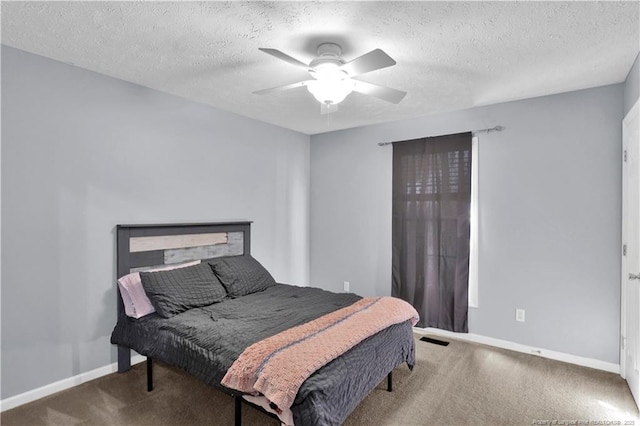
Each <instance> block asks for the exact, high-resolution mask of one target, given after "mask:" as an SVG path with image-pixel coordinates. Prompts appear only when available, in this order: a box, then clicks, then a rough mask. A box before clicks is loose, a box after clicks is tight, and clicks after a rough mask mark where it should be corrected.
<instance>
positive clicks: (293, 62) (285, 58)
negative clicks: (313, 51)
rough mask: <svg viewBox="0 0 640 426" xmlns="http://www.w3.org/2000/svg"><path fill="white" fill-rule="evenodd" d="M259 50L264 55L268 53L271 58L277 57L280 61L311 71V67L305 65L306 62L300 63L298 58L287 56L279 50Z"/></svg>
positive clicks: (261, 48)
mask: <svg viewBox="0 0 640 426" xmlns="http://www.w3.org/2000/svg"><path fill="white" fill-rule="evenodd" d="M258 50H261V51H263V52H264V53H268V54H269V55H271V56H275V57H276V58H278V59H281V60H283V61H285V62H287V63H289V64H291V65H293V66H296V67H300V68H304V69H305V70H307V71H308V70H309V65H307V64H305V63H304V62H300V61H299V60H297V59H296V58H292V57H291V56H289V55H287V54H286V53H283V52H281V51H279V50H277V49H268V48H264V47H259V48H258Z"/></svg>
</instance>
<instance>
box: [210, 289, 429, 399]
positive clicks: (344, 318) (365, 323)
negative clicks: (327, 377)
mask: <svg viewBox="0 0 640 426" xmlns="http://www.w3.org/2000/svg"><path fill="white" fill-rule="evenodd" d="M418 318H419V316H418V313H417V312H416V310H415V309H414V308H413V306H411V305H410V304H408V303H407V302H405V301H404V300H400V299H396V298H394V297H379V298H364V299H361V300H359V301H358V302H356V303H354V304H353V305H350V306H347V307H345V308H342V309H339V310H337V311H335V312H332V313H330V314H327V315H324V316H322V317H320V318H317V319H315V320H313V321H310V322H308V323H305V324H302V325H299V326H297V327H293V328H290V329H288V330H285V331H283V332H281V333H278V334H276V335H275V336H271V337H269V338H267V339H264V340H261V341H259V342H257V343H254V344H253V345H251V346H249V347H248V348H247V349H245V350H244V352H242V354H241V355H240V356H239V357H238V359H237V360H236V361H235V362H234V363H233V365H232V366H231V368H229V370H228V371H227V374H226V375H225V376H224V378H223V379H222V384H223V385H224V386H226V387H228V388H231V389H235V390H238V391H241V392H244V393H249V394H252V395H256V394H262V395H264V396H265V397H266V398H267V399H268V400H269V401H271V402H272V403H274V404H276V405H277V406H278V408H280V409H283V408H289V407H291V404H292V403H293V400H294V398H295V396H296V394H297V393H298V389H299V388H300V386H301V385H302V382H304V381H305V380H306V379H307V378H308V377H309V376H311V374H313V373H314V372H315V371H316V370H318V369H319V368H321V367H322V366H324V365H325V364H327V363H329V362H330V361H332V360H333V359H335V358H337V357H339V356H340V355H342V354H343V353H345V352H346V351H348V350H349V349H351V348H352V347H354V346H355V345H357V344H358V343H360V342H361V341H363V340H364V339H366V338H367V337H370V336H373V335H374V334H376V333H377V332H379V331H381V330H383V329H385V328H387V327H389V326H391V325H394V324H399V323H402V322H405V321H407V320H411V324H412V325H415V324H416V323H417V322H418Z"/></svg>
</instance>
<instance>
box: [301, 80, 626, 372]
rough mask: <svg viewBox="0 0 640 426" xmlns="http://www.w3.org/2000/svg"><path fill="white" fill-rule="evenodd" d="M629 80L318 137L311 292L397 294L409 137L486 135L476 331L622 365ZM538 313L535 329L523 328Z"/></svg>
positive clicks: (473, 315) (529, 325) (471, 322)
mask: <svg viewBox="0 0 640 426" xmlns="http://www.w3.org/2000/svg"><path fill="white" fill-rule="evenodd" d="M622 91H623V87H622V85H621V84H618V85H614V86H607V87H601V88H596V89H590V90H584V91H578V92H572V93H565V94H560V95H555V96H547V97H541V98H535V99H529V100H524V101H518V102H510V103H505V104H499V105H493V106H487V107H480V108H473V109H469V110H464V111H457V112H451V113H443V114H436V115H429V116H425V117H421V118H417V119H410V120H404V121H398V122H392V123H387V124H380V125H374V126H368V127H363V128H357V129H351V130H345V131H338V132H334V133H326V134H321V135H315V136H312V137H311V216H310V217H311V220H310V232H311V237H310V241H311V250H310V252H311V275H310V281H311V285H317V286H322V287H325V288H327V289H330V290H336V291H340V290H341V289H342V282H343V281H345V280H347V281H350V282H351V290H352V291H354V292H356V293H360V294H363V295H388V294H389V293H390V289H391V284H390V281H391V265H390V259H391V167H392V157H391V154H392V147H391V146H385V147H379V146H378V145H377V143H378V142H384V141H398V140H405V139H412V138H418V137H423V136H428V135H440V134H450V133H457V132H460V131H466V130H471V129H480V128H486V127H492V126H494V125H496V124H500V125H503V126H505V127H506V130H505V131H503V132H501V133H491V134H480V135H479V136H480V143H479V151H480V152H479V210H480V213H479V215H480V219H479V221H480V223H479V234H480V235H479V239H480V241H479V244H480V251H479V256H480V257H479V307H478V308H477V309H470V319H469V327H470V332H471V333H475V334H480V335H484V336H488V337H493V338H498V339H504V340H508V341H512V342H517V343H521V344H525V345H530V346H533V347H538V348H544V349H548V350H554V351H560V352H564V353H569V354H575V355H579V356H584V357H589V358H594V359H599V360H603V361H607V362H612V363H616V364H617V363H618V338H619V337H618V336H619V324H620V307H619V305H620V241H621V240H620V217H621V206H620V204H621V196H620V187H621V165H620V161H621V130H620V129H621V120H622V109H623V102H622V98H623V93H622ZM515 308H524V309H526V322H525V323H518V322H516V321H515Z"/></svg>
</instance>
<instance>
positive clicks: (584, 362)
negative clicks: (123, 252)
mask: <svg viewBox="0 0 640 426" xmlns="http://www.w3.org/2000/svg"><path fill="white" fill-rule="evenodd" d="M414 331H415V332H417V333H419V334H430V335H437V336H442V337H448V338H451V339H458V340H463V341H468V342H474V343H481V344H483V345H489V346H495V347H497V348H502V349H509V350H512V351H516V352H521V353H525V354H530V355H537V356H541V357H543V358H549V359H555V360H557V361H564V362H568V363H570V364H576V365H581V366H584V367H590V368H595V369H597V370H603V371H608V372H611V373H616V374H620V365H619V364H614V363H611V362H606V361H601V360H598V359H593V358H585V357H581V356H577V355H571V354H567V353H563V352H556V351H550V350H547V349H538V348H533V347H531V346H526V345H522V344H520V343H514V342H510V341H507V340H501V339H494V338H493V337H486V336H481V335H479V334H470V333H453V332H451V331H446V330H440V329H438V328H418V327H414ZM145 360H146V358H145V357H144V356H142V355H134V356H132V357H131V365H133V364H138V363H140V362H143V361H145ZM116 371H118V364H117V363H115V362H114V363H113V364H110V365H105V366H104V367H100V368H96V369H95V370H91V371H87V372H86V373H81V374H78V375H76V376H73V377H69V378H68V379H63V380H60V381H58V382H55V383H51V384H49V385H45V386H42V387H40V388H37V389H33V390H30V391H28V392H25V393H21V394H19V395H15V396H12V397H10V398H7V399H3V400H2V401H0V412H1V411H6V410H9V409H11V408H15V407H18V406H20V405H23V404H26V403H28V402H32V401H35V400H37V399H40V398H44V397H45V396H49V395H52V394H54V393H56V392H60V391H63V390H65V389H69V388H72V387H74V386H78V385H80V384H82V383H85V382H88V381H90V380H94V379H97V378H98V377H102V376H106V375H107V374H111V373H114V372H116Z"/></svg>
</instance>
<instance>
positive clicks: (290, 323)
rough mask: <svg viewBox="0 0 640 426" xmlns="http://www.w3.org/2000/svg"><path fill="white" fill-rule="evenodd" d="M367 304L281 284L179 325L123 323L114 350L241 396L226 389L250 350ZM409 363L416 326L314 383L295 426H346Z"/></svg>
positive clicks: (377, 338)
mask: <svg viewBox="0 0 640 426" xmlns="http://www.w3.org/2000/svg"><path fill="white" fill-rule="evenodd" d="M359 299H360V296H357V295H355V294H351V293H332V292H328V291H325V290H321V289H317V288H312V287H297V286H291V285H285V284H276V285H274V286H271V287H269V288H267V289H266V290H264V291H261V292H258V293H253V294H249V295H246V296H242V297H239V298H235V299H225V300H224V301H222V302H220V303H215V304H213V305H209V306H205V307H202V308H196V309H190V310H188V311H186V312H183V313H181V314H179V315H176V316H174V317H171V318H161V317H160V316H158V315H157V314H151V315H148V316H146V317H143V318H141V319H138V320H136V319H132V318H129V317H126V316H124V315H123V316H121V317H120V318H119V319H118V323H117V325H116V327H115V329H114V331H113V333H112V336H111V342H112V343H114V344H118V345H121V346H125V347H129V348H132V349H134V350H135V351H137V352H138V353H140V354H142V355H146V356H149V357H152V358H154V359H158V360H161V361H164V362H166V363H168V364H171V365H174V366H177V367H179V368H181V369H183V370H185V371H187V372H188V373H189V374H192V375H193V376H195V377H197V378H198V379H200V380H202V381H203V382H205V383H207V384H209V385H211V386H214V387H217V388H221V389H223V390H224V391H225V392H228V393H233V392H232V391H231V390H230V389H227V388H225V387H223V386H222V385H221V384H220V381H221V380H222V377H223V376H224V374H225V373H226V371H227V369H228V368H229V367H230V366H231V364H232V363H233V362H234V361H235V360H236V359H237V358H238V356H239V355H240V354H241V353H242V351H243V350H244V349H245V348H246V347H248V346H249V345H251V344H253V343H255V342H257V341H259V340H262V339H264V338H267V337H270V336H272V335H274V334H277V333H279V332H281V331H284V330H286V329H288V328H291V327H295V326H297V325H300V324H303V323H305V322H308V321H310V320H313V319H315V318H318V317H320V316H322V315H325V314H327V313H329V312H333V311H335V310H337V309H340V308H342V307H345V306H348V305H350V304H352V303H354V302H355V301H357V300H359ZM404 362H406V363H407V365H408V366H409V368H412V367H413V365H414V362H415V349H414V339H413V333H412V327H411V324H410V322H408V321H407V322H405V323H402V324H396V325H394V326H391V327H388V328H387V329H384V330H382V331H381V332H379V333H377V334H375V335H373V336H371V337H369V338H368V339H366V340H364V341H362V342H361V343H360V344H358V345H357V346H355V347H353V348H352V349H351V350H349V351H348V352H346V353H344V354H343V355H342V356H340V357H338V358H336V359H335V360H333V361H332V362H330V363H328V364H326V365H325V366H324V367H322V368H321V369H319V370H318V371H316V372H315V373H314V374H313V375H312V376H311V377H309V378H308V379H307V380H306V381H305V382H304V383H303V385H302V386H301V387H300V389H299V391H298V394H297V396H296V399H295V401H294V404H293V406H292V407H291V410H292V412H293V418H294V422H295V424H296V425H334V424H335V425H338V424H341V423H343V422H344V420H345V419H346V417H347V416H348V415H349V413H351V411H353V409H354V408H355V407H356V406H357V404H358V403H359V402H360V401H361V400H362V399H363V398H364V397H365V396H366V395H367V394H368V393H369V392H370V391H371V390H372V389H373V388H374V387H375V386H376V385H377V384H379V383H380V382H381V381H382V380H383V379H384V378H385V376H386V375H387V373H388V372H389V371H391V370H392V369H393V368H395V367H397V366H398V365H400V364H402V363H404Z"/></svg>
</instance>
